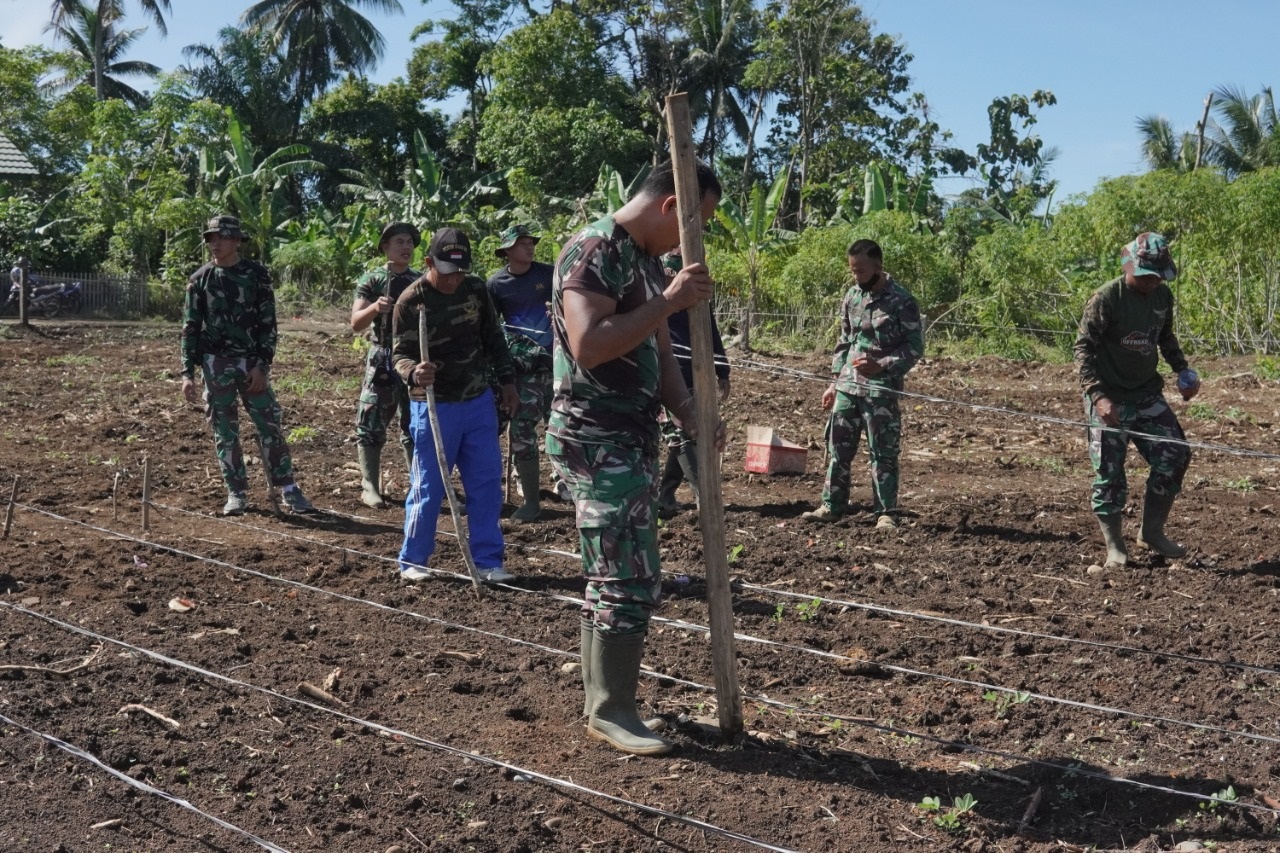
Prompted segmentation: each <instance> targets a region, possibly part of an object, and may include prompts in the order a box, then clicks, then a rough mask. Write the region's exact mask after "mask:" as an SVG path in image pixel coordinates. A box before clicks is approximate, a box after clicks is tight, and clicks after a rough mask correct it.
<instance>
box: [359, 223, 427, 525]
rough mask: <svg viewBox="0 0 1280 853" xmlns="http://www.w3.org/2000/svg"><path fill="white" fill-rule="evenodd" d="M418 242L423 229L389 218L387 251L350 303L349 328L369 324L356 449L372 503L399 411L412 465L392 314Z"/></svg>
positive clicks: (364, 494)
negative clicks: (393, 361)
mask: <svg viewBox="0 0 1280 853" xmlns="http://www.w3.org/2000/svg"><path fill="white" fill-rule="evenodd" d="M421 242H422V234H421V233H419V231H418V229H417V228H415V227H414V226H412V225H410V224H409V223H408V222H392V223H391V224H390V225H388V226H387V227H385V228H383V229H382V236H381V238H380V239H379V240H378V251H380V252H382V253H383V254H384V255H385V256H386V263H385V264H384V265H381V266H379V267H378V269H376V270H372V271H371V272H367V273H365V274H364V275H362V276H361V277H360V280H359V281H358V282H357V283H356V295H355V300H354V301H353V302H352V304H351V330H352V331H354V332H362V331H364V330H365V329H368V330H369V353H368V355H367V356H366V358H365V368H364V380H363V381H362V382H361V385H360V402H359V404H358V405H357V406H356V453H357V454H358V456H359V460H360V500H361V501H363V502H364V504H365V505H366V506H370V507H373V508H374V509H383V508H385V507H386V505H387V501H386V498H385V497H384V496H383V495H382V493H381V492H380V491H379V490H378V480H379V476H378V475H379V473H380V472H379V469H380V468H381V465H382V448H383V447H384V446H385V445H386V443H387V427H388V426H389V425H390V424H391V423H392V418H395V417H396V416H397V414H398V415H399V417H398V418H397V420H398V422H399V424H400V446H401V447H402V448H403V450H404V458H405V463H406V466H407V468H408V470H410V471H412V470H413V437H412V436H410V435H409V394H408V392H407V391H406V390H405V387H404V381H403V380H401V378H400V375H399V374H397V373H396V371H395V368H394V367H393V366H392V364H391V345H392V329H391V320H392V309H393V308H394V307H395V304H396V300H397V299H399V298H400V294H401V293H403V292H404V290H405V288H406V287H408V286H409V285H410V284H411V283H413V281H414V279H416V278H417V277H418V275H419V273H418V272H416V271H415V270H413V269H411V268H410V266H409V264H410V263H412V262H413V251H414V249H416V248H417V247H418V244H420V243H421Z"/></svg>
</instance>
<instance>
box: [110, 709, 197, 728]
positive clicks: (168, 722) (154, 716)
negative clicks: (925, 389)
mask: <svg viewBox="0 0 1280 853" xmlns="http://www.w3.org/2000/svg"><path fill="white" fill-rule="evenodd" d="M130 711H141V712H142V713H144V714H146V715H147V716H149V717H151V718H152V719H155V720H159V721H160V722H162V723H164V724H165V725H168V726H173V727H174V728H175V729H180V728H182V724H181V723H179V722H178V721H177V720H173V719H170V718H169V717H166V716H165V715H164V714H161V713H160V712H159V711H154V710H152V709H151V708H148V707H147V706H146V705H138V704H129V705H125V706H124V707H123V708H121V709H120V710H119V711H117V712H116V714H117V716H119V715H123V714H128V713H129V712H130Z"/></svg>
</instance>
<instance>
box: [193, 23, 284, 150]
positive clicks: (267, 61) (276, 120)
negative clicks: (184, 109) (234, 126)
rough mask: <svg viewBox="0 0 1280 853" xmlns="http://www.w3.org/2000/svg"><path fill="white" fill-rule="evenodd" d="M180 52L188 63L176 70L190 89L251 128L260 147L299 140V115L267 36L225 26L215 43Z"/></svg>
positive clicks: (276, 55) (279, 145)
mask: <svg viewBox="0 0 1280 853" xmlns="http://www.w3.org/2000/svg"><path fill="white" fill-rule="evenodd" d="M182 55H183V56H185V57H186V58H187V59H188V61H189V63H190V64H188V65H183V66H182V67H180V68H179V69H178V70H179V71H180V72H182V73H183V74H185V75H187V79H188V81H189V82H190V86H191V89H192V91H193V92H194V93H196V94H197V95H199V96H203V97H206V98H208V99H209V100H211V101H213V102H214V103H215V104H222V105H223V106H225V107H230V108H231V110H232V111H233V112H234V113H235V114H236V117H237V118H238V119H239V120H240V121H241V122H242V123H243V124H245V125H247V126H248V127H250V128H252V129H253V138H254V141H255V142H257V143H258V145H259V147H260V148H261V149H262V150H264V151H274V150H276V149H277V148H282V147H284V146H286V145H289V144H290V143H293V142H295V141H297V135H298V128H299V125H300V123H299V117H300V114H299V112H298V111H297V106H298V104H297V99H296V98H295V97H294V90H293V86H292V81H291V80H290V76H289V74H288V72H287V71H286V70H285V68H284V60H283V58H281V57H280V56H279V55H278V54H277V53H276V52H275V51H274V50H272V49H271V46H270V44H269V43H268V37H267V35H266V34H263V33H249V32H246V31H244V30H242V29H240V28H239V27H223V28H222V29H221V30H219V31H218V42H217V44H192V45H188V46H187V47H184V48H183V49H182Z"/></svg>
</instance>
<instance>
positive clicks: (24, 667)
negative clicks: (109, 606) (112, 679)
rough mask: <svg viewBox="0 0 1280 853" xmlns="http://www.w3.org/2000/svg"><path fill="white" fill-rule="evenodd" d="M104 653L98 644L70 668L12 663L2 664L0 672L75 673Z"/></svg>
mask: <svg viewBox="0 0 1280 853" xmlns="http://www.w3.org/2000/svg"><path fill="white" fill-rule="evenodd" d="M100 654H102V646H98V647H97V648H96V649H94V650H93V653H92V654H91V655H89V656H88V657H87V658H85V659H84V660H83V661H81V662H80V663H79V664H77V665H76V666H73V667H71V668H70V669H51V668H49V667H47V666H33V665H30V664H20V663H10V664H5V665H4V666H0V672H40V673H44V674H45V675H61V676H64V677H65V676H68V675H75V674H76V673H77V672H80V671H81V670H83V669H87V668H88V667H89V665H90V664H92V663H93V660H94V658H96V657H97V656H98V655H100Z"/></svg>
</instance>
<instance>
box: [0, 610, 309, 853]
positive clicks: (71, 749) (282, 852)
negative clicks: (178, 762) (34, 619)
mask: <svg viewBox="0 0 1280 853" xmlns="http://www.w3.org/2000/svg"><path fill="white" fill-rule="evenodd" d="M5 606H6V607H12V605H8V604H6V605H5ZM13 609H16V610H20V609H21V608H13ZM27 612H28V613H30V612H32V611H27ZM0 721H3V722H5V723H7V724H8V725H11V726H14V727H16V728H19V729H22V730H23V731H25V732H27V733H28V734H32V735H35V736H36V737H38V738H40V739H41V740H43V741H45V742H46V743H51V744H53V745H54V746H56V747H57V748H58V749H61V750H62V751H63V752H67V753H70V754H71V755H74V756H75V757H76V758H79V759H80V760H81V761H87V762H89V763H90V764H93V765H95V766H96V767H97V768H98V769H99V770H102V771H103V772H105V773H107V774H108V775H110V776H114V777H115V778H116V779H118V780H120V781H121V782H124V783H125V784H126V785H132V786H133V787H134V788H137V789H138V790H139V791H142V792H144V793H147V794H151V795H152V796H155V797H160V798H161V799H163V800H168V801H169V802H171V803H173V804H174V805H176V806H180V807H182V808H184V809H186V810H187V811H190V812H195V813H196V814H198V815H200V816H201V817H203V818H205V819H207V820H210V821H212V822H214V823H216V824H217V825H218V826H220V827H222V828H223V829H229V830H231V831H232V832H235V833H239V834H240V835H243V836H244V837H245V838H247V839H249V840H250V841H252V842H253V843H254V844H257V845H258V846H259V847H261V848H263V849H264V850H270V851H272V853H289V851H288V850H286V849H284V848H283V847H277V846H276V845H274V844H272V843H271V842H270V841H267V840H266V839H265V838H259V837H258V836H256V835H254V834H253V833H252V832H250V831H249V830H247V829H241V828H240V827H238V826H236V825H235V824H234V823H228V822H227V821H225V820H223V819H222V818H220V817H216V816H215V815H211V814H209V813H208V812H206V811H201V810H200V809H199V808H197V807H195V806H193V805H192V804H191V803H189V802H188V801H186V800H184V799H182V798H181V797H178V796H176V795H174V794H170V793H169V792H168V791H163V790H161V789H159V788H156V787H153V786H151V785H148V784H147V783H146V782H142V781H140V780H138V779H134V778H133V777H131V776H127V775H125V774H124V773H121V772H120V771H119V770H116V769H114V768H112V767H108V766H107V765H105V764H103V763H102V762H101V761H99V760H98V759H97V757H95V756H94V755H92V754H91V753H89V752H86V751H85V750H83V749H81V748H80V747H78V746H75V745H73V744H70V743H67V742H66V741H64V740H60V739H58V738H56V737H54V736H53V735H51V734H46V733H45V732H42V731H38V730H36V729H33V728H31V727H30V726H25V725H23V724H22V723H20V722H18V721H17V720H14V719H11V718H9V717H6V716H5V715H4V714H0Z"/></svg>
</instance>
